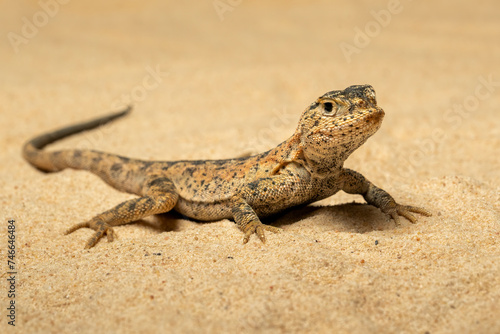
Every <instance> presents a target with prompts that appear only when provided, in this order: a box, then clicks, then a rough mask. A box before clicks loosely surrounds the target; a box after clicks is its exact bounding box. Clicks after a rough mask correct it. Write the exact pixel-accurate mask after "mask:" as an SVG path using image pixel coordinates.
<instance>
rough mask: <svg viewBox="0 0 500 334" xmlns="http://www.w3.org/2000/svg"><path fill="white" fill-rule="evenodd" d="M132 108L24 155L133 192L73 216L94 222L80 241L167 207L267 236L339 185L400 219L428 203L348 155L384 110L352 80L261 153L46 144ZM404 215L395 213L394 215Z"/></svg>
mask: <svg viewBox="0 0 500 334" xmlns="http://www.w3.org/2000/svg"><path fill="white" fill-rule="evenodd" d="M130 110H131V107H130V106H129V107H127V108H126V109H125V110H123V111H120V112H115V113H113V114H110V115H107V116H103V117H100V118H97V119H94V120H91V121H87V122H83V123H78V124H75V125H71V126H67V127H64V128H60V129H58V130H55V131H52V132H48V133H44V134H41V135H39V136H37V137H34V138H33V139H31V140H29V141H27V142H26V143H25V144H24V146H23V149H22V152H23V156H24V158H25V159H26V160H27V161H28V162H29V163H30V164H31V165H33V166H34V167H36V168H37V169H39V170H40V171H43V172H47V173H48V172H57V171H61V170H63V169H66V168H72V169H76V170H86V171H90V172H92V173H94V174H96V175H97V176H98V177H100V178H101V179H102V180H104V181H105V182H106V183H108V184H109V185H110V186H112V187H114V188H115V189H117V190H119V191H122V192H127V193H131V194H135V195H137V197H135V198H133V199H130V200H127V201H124V202H123V203H120V204H118V205H116V206H115V207H113V208H111V209H109V210H107V211H105V212H102V213H100V214H98V215H97V216H95V217H93V218H92V219H90V220H88V221H85V222H82V223H79V224H76V225H74V226H72V227H71V228H69V229H68V230H67V231H66V232H65V234H70V233H72V232H74V231H76V230H79V229H80V228H90V229H92V230H94V233H93V235H92V237H91V238H90V239H89V240H88V241H87V243H86V244H85V248H92V247H93V246H95V245H96V244H97V242H98V241H99V240H100V239H101V238H102V237H104V236H106V237H107V239H108V241H113V240H114V239H115V238H116V233H115V232H114V230H113V227H115V226H118V225H122V224H127V223H131V222H134V221H137V220H139V219H142V218H144V217H147V216H150V215H155V214H160V213H165V212H168V211H171V210H174V211H177V212H179V213H180V214H182V215H184V216H187V217H189V218H191V219H194V220H198V221H216V220H221V219H232V220H234V222H235V223H236V224H237V226H238V227H239V229H240V230H241V231H242V232H243V234H244V237H243V243H247V242H248V241H249V239H250V237H251V236H252V235H253V234H256V235H257V237H258V238H259V239H260V240H261V241H262V242H263V243H265V242H266V236H265V231H270V232H274V233H277V232H280V231H281V230H282V229H281V228H279V227H276V226H272V225H269V224H263V223H262V222H261V220H260V218H262V217H266V216H270V215H274V214H276V213H279V212H281V211H283V210H285V209H288V208H291V207H295V206H299V205H306V204H310V203H313V202H316V201H319V200H321V199H324V198H327V197H330V196H332V195H334V194H335V193H337V192H338V191H340V190H343V191H344V192H346V193H349V194H360V195H362V196H363V197H364V199H365V201H366V202H367V203H368V204H370V205H373V206H375V207H377V208H379V209H380V210H381V211H382V212H383V213H385V214H386V215H387V216H388V218H389V219H393V220H394V222H395V223H396V225H399V224H400V220H401V217H405V218H406V219H408V220H409V221H410V222H412V223H415V222H416V221H417V218H416V216H415V215H414V214H415V213H417V214H421V215H424V216H430V215H431V212H429V211H428V210H426V209H424V208H420V207H414V206H409V205H401V204H398V203H397V202H396V201H395V200H394V198H393V197H392V196H391V195H389V194H388V193H387V192H386V191H384V190H383V189H381V188H379V187H377V186H376V185H374V184H373V183H372V182H370V181H369V180H368V179H366V178H365V177H364V176H363V175H362V174H360V173H358V172H356V171H354V170H351V169H348V168H345V167H344V166H343V165H344V161H345V160H346V159H347V158H348V157H349V155H350V154H351V153H352V152H353V151H355V150H356V149H357V148H358V147H360V146H361V145H362V144H363V143H365V142H366V140H367V139H368V138H369V137H371V136H372V135H373V134H374V133H375V132H376V131H377V130H378V129H379V128H380V126H381V124H382V120H383V118H384V116H385V112H384V110H383V109H382V108H380V107H379V106H378V105H377V101H376V96H375V90H374V89H373V87H372V86H370V85H354V86H350V87H347V88H346V89H344V90H334V91H330V92H327V93H325V94H324V95H322V96H320V97H319V98H318V99H316V100H315V101H314V102H313V103H312V104H310V105H309V106H308V107H307V108H306V109H305V110H304V111H303V113H302V115H301V117H300V121H299V123H298V126H297V128H296V130H295V132H294V134H293V135H292V136H291V137H289V138H288V139H286V140H285V141H283V142H282V143H280V144H279V145H277V146H276V147H275V148H273V149H270V150H268V151H266V152H264V153H261V154H256V155H251V156H246V157H239V158H234V159H222V160H180V161H149V160H139V159H131V158H127V157H123V156H119V155H115V154H110V153H105V152H100V151H96V150H83V149H64V150H59V151H46V150H44V147H45V146H47V145H49V144H51V143H53V142H55V141H58V140H60V139H63V138H65V137H68V136H70V135H74V134H76V133H79V132H82V131H85V130H91V129H94V128H96V127H98V126H101V125H103V124H106V123H108V122H111V121H113V120H115V119H117V118H120V117H123V116H125V115H127V114H128V113H129V112H130ZM400 216H401V217H400Z"/></svg>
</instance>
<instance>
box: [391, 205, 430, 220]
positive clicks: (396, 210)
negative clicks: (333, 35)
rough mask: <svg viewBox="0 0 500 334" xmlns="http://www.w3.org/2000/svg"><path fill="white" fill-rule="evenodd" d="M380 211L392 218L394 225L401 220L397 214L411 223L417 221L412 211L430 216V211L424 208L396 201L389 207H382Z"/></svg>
mask: <svg viewBox="0 0 500 334" xmlns="http://www.w3.org/2000/svg"><path fill="white" fill-rule="evenodd" d="M382 212H384V213H385V214H387V215H388V216H390V217H391V218H392V219H394V222H395V223H396V225H399V223H400V222H401V218H400V217H399V216H403V217H405V218H406V219H408V220H409V221H410V222H411V223H413V224H415V223H416V222H417V217H415V215H413V214H412V213H418V214H421V215H424V216H427V217H430V216H432V213H431V212H430V211H428V210H426V209H424V208H419V207H416V206H410V205H400V204H397V203H394V204H393V205H391V206H390V208H385V209H382Z"/></svg>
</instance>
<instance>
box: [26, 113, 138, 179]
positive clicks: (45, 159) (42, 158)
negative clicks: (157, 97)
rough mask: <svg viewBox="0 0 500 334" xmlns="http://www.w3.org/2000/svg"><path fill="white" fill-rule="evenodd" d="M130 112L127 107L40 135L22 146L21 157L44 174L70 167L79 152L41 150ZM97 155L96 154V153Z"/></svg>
mask: <svg viewBox="0 0 500 334" xmlns="http://www.w3.org/2000/svg"><path fill="white" fill-rule="evenodd" d="M131 110H132V107H131V106H129V107H127V108H126V109H125V110H123V111H120V112H117V113H113V114H110V115H107V116H103V117H99V118H96V119H93V120H91V121H87V122H83V123H78V124H75V125H70V126H67V127H64V128H61V129H58V130H55V131H52V132H48V133H44V134H41V135H39V136H37V137H35V138H33V139H31V140H29V141H28V142H26V144H24V146H23V157H24V159H26V160H27V161H28V162H29V163H30V164H31V165H33V166H34V167H36V168H38V169H39V170H41V171H44V172H57V171H60V170H62V169H64V168H67V167H72V168H75V167H76V168H77V166H72V163H71V161H72V160H74V158H75V157H77V156H78V155H80V154H81V153H82V151H81V150H63V151H55V152H46V151H43V150H42V149H43V148H44V147H45V146H47V145H49V144H51V143H53V142H55V141H57V140H60V139H63V138H65V137H68V136H71V135H73V134H75V133H79V132H82V131H85V130H91V129H95V128H97V127H99V126H101V125H104V124H106V123H108V122H111V121H113V120H115V119H117V118H120V117H123V116H125V115H126V114H128V113H129V112H130V111H131ZM96 153H97V152H96Z"/></svg>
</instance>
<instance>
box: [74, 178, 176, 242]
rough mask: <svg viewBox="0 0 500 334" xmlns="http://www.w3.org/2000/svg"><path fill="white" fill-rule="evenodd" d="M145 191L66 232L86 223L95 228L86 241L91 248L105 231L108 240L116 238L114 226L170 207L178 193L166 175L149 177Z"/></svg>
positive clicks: (161, 211) (167, 209)
mask: <svg viewBox="0 0 500 334" xmlns="http://www.w3.org/2000/svg"><path fill="white" fill-rule="evenodd" d="M142 192H143V194H144V196H143V197H139V198H134V199H131V200H128V201H125V202H123V203H121V204H118V205H117V206H115V207H114V208H112V209H110V210H108V211H105V212H103V213H101V214H99V215H97V216H95V217H94V218H92V219H91V220H89V221H87V222H84V223H80V224H77V225H75V226H73V227H71V228H70V229H68V230H67V231H66V233H65V234H70V233H72V232H74V231H76V230H78V229H80V228H83V227H87V228H91V229H93V230H95V233H94V235H93V236H92V237H91V238H90V239H89V241H88V242H87V243H86V245H85V248H92V247H94V246H95V244H96V243H97V242H98V241H99V239H101V238H102V237H103V236H104V235H105V234H106V235H107V237H108V241H113V240H114V238H115V236H116V234H115V232H114V231H113V226H118V225H123V224H127V223H130V222H133V221H136V220H139V219H141V218H144V217H147V216H151V215H154V214H158V213H163V212H167V211H170V210H172V209H173V207H174V206H175V204H176V203H177V199H178V197H179V196H178V194H177V193H176V191H175V187H174V185H173V183H172V182H171V181H170V180H169V179H167V178H165V177H156V178H152V179H150V180H149V182H146V184H145V185H144V187H143V191H142Z"/></svg>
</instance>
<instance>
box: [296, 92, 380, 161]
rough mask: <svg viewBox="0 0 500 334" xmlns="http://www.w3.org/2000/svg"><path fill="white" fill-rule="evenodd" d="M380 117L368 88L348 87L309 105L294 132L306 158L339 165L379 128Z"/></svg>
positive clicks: (327, 94) (373, 95) (373, 93)
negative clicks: (296, 133)
mask: <svg viewBox="0 0 500 334" xmlns="http://www.w3.org/2000/svg"><path fill="white" fill-rule="evenodd" d="M383 118H384V111H383V110H382V108H380V107H378V106H377V101H376V99H375V90H374V89H373V87H372V86H370V85H357V86H350V87H348V88H346V89H345V90H334V91H331V92H328V93H326V94H324V95H323V96H321V97H320V98H318V99H317V100H316V101H315V102H314V103H313V104H311V105H310V106H309V108H307V109H306V110H305V111H304V113H303V114H302V117H301V120H300V123H299V127H298V128H297V132H298V133H299V134H300V141H301V144H302V148H303V150H304V154H305V155H306V156H307V157H309V158H310V159H312V160H315V161H318V162H320V161H322V160H323V161H324V160H325V159H339V160H342V161H337V162H340V163H342V162H343V160H345V159H346V158H347V157H348V156H349V154H351V153H352V152H353V151H354V150H355V149H357V148H358V147H359V146H361V145H362V144H363V143H364V142H365V141H366V140H367V139H368V138H369V137H370V136H371V135H373V134H374V133H375V132H376V131H377V130H378V129H379V128H380V125H381V124H382V119H383ZM332 163H334V161H332Z"/></svg>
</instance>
